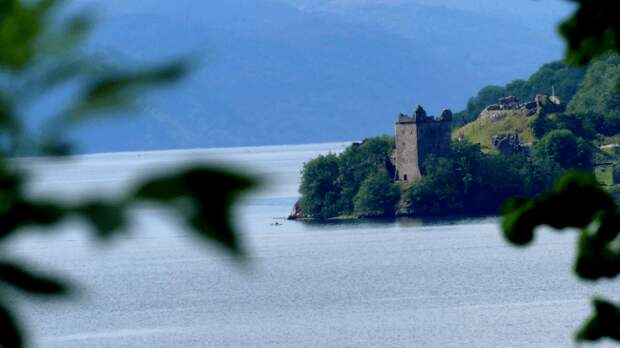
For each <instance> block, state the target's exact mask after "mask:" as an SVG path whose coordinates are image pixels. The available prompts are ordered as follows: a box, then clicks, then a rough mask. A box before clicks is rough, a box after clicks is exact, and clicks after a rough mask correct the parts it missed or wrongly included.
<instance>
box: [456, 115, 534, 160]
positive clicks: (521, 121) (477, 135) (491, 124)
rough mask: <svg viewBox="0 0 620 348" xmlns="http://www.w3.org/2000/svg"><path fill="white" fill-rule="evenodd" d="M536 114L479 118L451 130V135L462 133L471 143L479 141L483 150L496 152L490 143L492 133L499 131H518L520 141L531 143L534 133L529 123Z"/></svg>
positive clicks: (495, 133)
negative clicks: (493, 118)
mask: <svg viewBox="0 0 620 348" xmlns="http://www.w3.org/2000/svg"><path fill="white" fill-rule="evenodd" d="M535 119H536V116H531V117H523V116H517V115H508V116H506V117H504V118H502V119H501V120H489V119H485V120H481V119H477V120H475V121H474V122H471V123H468V124H466V125H465V126H463V127H461V128H459V129H456V130H454V131H453V132H452V137H453V138H457V137H458V136H459V134H463V135H464V136H465V139H467V140H469V141H471V142H472V143H480V144H481V145H482V149H483V150H484V151H485V152H496V149H495V147H494V146H493V144H492V138H493V136H494V135H497V134H500V133H514V132H516V133H518V134H519V139H520V140H521V143H531V142H533V141H534V133H533V132H532V127H531V124H532V122H534V120H535Z"/></svg>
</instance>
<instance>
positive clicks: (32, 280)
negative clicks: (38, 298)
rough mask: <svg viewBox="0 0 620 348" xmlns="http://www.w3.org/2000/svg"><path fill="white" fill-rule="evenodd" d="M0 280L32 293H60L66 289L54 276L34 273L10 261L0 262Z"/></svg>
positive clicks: (63, 292)
mask: <svg viewBox="0 0 620 348" xmlns="http://www.w3.org/2000/svg"><path fill="white" fill-rule="evenodd" d="M0 281H2V282H3V283H5V284H8V285H11V286H13V287H15V288H17V289H20V290H23V291H25V292H28V293H30V294H34V295H62V294H65V293H67V291H68V289H67V287H66V286H65V285H64V284H63V283H62V282H60V281H58V280H56V279H54V278H50V277H47V276H43V275H38V274H34V273H33V272H31V271H28V270H26V269H25V268H24V267H21V266H18V265H16V264H14V263H10V262H0Z"/></svg>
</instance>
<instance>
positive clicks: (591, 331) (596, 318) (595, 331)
mask: <svg viewBox="0 0 620 348" xmlns="http://www.w3.org/2000/svg"><path fill="white" fill-rule="evenodd" d="M594 309H595V312H594V315H593V316H592V318H590V319H589V320H588V321H587V323H586V324H585V325H584V326H583V327H582V328H581V329H580V330H579V331H578V332H577V340H578V341H596V340H599V339H601V338H603V337H609V338H612V339H614V340H617V341H620V311H619V310H618V308H617V307H616V306H615V305H614V304H612V303H609V302H607V301H605V300H602V299H595V300H594Z"/></svg>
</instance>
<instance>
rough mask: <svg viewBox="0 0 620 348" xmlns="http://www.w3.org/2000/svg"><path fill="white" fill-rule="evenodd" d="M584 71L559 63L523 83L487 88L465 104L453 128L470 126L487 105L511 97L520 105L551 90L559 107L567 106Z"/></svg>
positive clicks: (546, 67)
mask: <svg viewBox="0 0 620 348" xmlns="http://www.w3.org/2000/svg"><path fill="white" fill-rule="evenodd" d="M584 75H585V70H584V69H582V68H576V67H573V66H570V65H567V64H565V63H562V62H552V63H548V64H545V65H543V66H542V67H541V68H540V69H538V71H537V72H535V73H534V74H533V75H532V76H530V77H529V78H528V79H527V80H515V81H513V82H511V83H509V84H507V85H506V86H503V87H501V86H487V87H484V88H482V89H481V90H480V91H479V92H478V95H477V96H475V97H472V98H470V99H469V101H468V102H467V107H466V109H465V110H463V111H461V112H459V113H456V114H455V116H454V123H453V124H454V126H455V127H461V126H463V125H465V124H467V123H469V122H472V121H473V120H475V119H476V118H478V116H479V115H480V112H482V110H483V109H484V108H485V107H487V106H488V105H491V104H495V103H497V100H498V99H499V98H501V97H505V96H509V95H513V96H516V97H517V98H519V99H521V100H523V101H530V100H534V98H535V97H536V95H537V94H541V93H544V94H551V91H552V89H554V90H555V94H556V95H557V96H558V97H559V98H560V100H561V101H562V102H563V103H568V101H570V100H571V99H572V98H573V96H574V95H575V93H577V90H578V89H579V85H580V83H581V81H582V79H583V78H584Z"/></svg>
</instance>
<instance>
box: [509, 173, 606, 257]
mask: <svg viewBox="0 0 620 348" xmlns="http://www.w3.org/2000/svg"><path fill="white" fill-rule="evenodd" d="M615 209H616V204H615V202H614V200H613V198H612V197H611V196H610V195H609V194H608V193H607V192H605V191H604V190H603V189H602V188H600V187H599V185H598V183H597V182H596V179H595V178H594V176H593V175H592V174H590V173H587V172H580V171H569V172H567V173H565V174H564V175H563V176H562V177H561V178H560V179H559V180H558V183H557V184H556V187H555V189H554V190H553V191H552V192H550V193H548V194H546V195H544V196H542V197H541V198H540V199H539V200H537V201H528V200H522V199H521V200H509V201H508V202H507V203H506V204H505V205H504V207H503V209H502V213H503V220H502V228H503V231H504V236H506V238H507V239H508V240H509V241H511V242H512V243H514V244H517V245H524V244H527V243H530V242H531V241H532V239H533V236H534V229H535V228H536V227H538V226H542V225H549V226H551V227H553V228H556V229H564V228H569V227H574V228H585V227H586V226H588V225H589V224H590V223H591V222H592V220H593V219H594V217H595V216H596V215H597V214H599V213H600V212H604V211H615Z"/></svg>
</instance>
